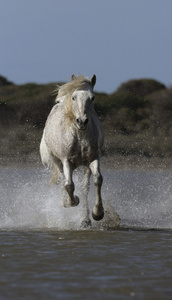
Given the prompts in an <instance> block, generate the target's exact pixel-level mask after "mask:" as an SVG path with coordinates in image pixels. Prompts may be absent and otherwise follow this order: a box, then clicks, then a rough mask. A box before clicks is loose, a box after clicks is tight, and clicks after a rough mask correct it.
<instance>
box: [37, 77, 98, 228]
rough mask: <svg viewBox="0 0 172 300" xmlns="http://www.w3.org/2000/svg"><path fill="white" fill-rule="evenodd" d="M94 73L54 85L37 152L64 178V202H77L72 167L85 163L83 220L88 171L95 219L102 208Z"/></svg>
mask: <svg viewBox="0 0 172 300" xmlns="http://www.w3.org/2000/svg"><path fill="white" fill-rule="evenodd" d="M95 83H96V76H95V75H93V77H92V79H91V80H89V79H87V78H85V77H83V76H78V77H75V76H74V75H72V80H71V81H70V82H68V83H66V84H64V85H62V86H60V87H58V88H57V91H58V96H57V97H56V105H55V106H54V107H53V108H52V110H51V112H50V114H49V116H48V119H47V122H46V125H45V128H44V132H43V136H42V140H41V144H40V154H41V159H42V162H43V164H44V165H48V166H52V165H53V166H54V167H55V168H56V169H57V170H58V171H60V172H61V174H63V175H64V178H65V184H64V186H65V191H66V195H65V197H64V199H63V204H64V206H66V207H68V206H76V205H78V204H79V198H78V197H77V196H76V195H74V190H75V187H74V182H73V179H72V174H73V171H74V170H75V169H76V168H77V167H79V166H81V165H82V166H84V167H85V175H84V180H83V196H84V200H85V208H86V214H85V216H84V222H85V224H90V218H89V209H88V203H87V196H88V191H89V181H90V175H91V173H92V174H93V178H94V184H95V188H96V200H95V205H94V208H93V211H92V217H93V219H95V220H101V219H102V218H103V216H104V209H103V205H102V198H101V186H102V182H103V178H102V175H101V172H100V158H99V156H100V151H101V148H102V146H103V141H104V136H103V129H102V126H101V123H100V121H99V119H98V116H97V114H96V112H95V110H94V93H93V88H94V85H95Z"/></svg>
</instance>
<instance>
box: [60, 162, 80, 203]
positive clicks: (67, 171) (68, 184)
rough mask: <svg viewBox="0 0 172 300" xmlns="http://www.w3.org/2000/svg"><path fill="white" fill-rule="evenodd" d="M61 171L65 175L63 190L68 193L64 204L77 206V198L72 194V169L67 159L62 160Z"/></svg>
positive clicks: (73, 187) (73, 188)
mask: <svg viewBox="0 0 172 300" xmlns="http://www.w3.org/2000/svg"><path fill="white" fill-rule="evenodd" d="M63 173H64V176H65V190H66V192H67V194H68V202H67V203H66V201H64V206H65V207H69V206H77V205H78V204H79V198H78V197H77V196H74V190H75V186H74V183H73V180H72V174H73V169H72V166H71V164H70V163H69V161H68V160H65V161H64V162H63Z"/></svg>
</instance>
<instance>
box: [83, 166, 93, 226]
mask: <svg viewBox="0 0 172 300" xmlns="http://www.w3.org/2000/svg"><path fill="white" fill-rule="evenodd" d="M90 176H91V170H90V168H87V167H85V169H84V179H83V183H82V192H83V208H84V212H83V221H82V224H81V226H82V227H83V228H86V227H89V226H91V220H90V216H89V215H90V212H89V206H88V193H89V189H90Z"/></svg>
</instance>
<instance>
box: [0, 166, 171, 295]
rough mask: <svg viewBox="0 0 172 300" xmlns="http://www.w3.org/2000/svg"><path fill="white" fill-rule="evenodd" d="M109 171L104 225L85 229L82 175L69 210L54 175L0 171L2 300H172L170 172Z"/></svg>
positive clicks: (38, 171) (26, 170)
mask: <svg viewBox="0 0 172 300" xmlns="http://www.w3.org/2000/svg"><path fill="white" fill-rule="evenodd" d="M103 173H104V174H103V175H104V185H103V190H102V192H103V199H104V203H105V213H106V216H105V220H104V221H101V222H95V221H93V222H92V228H90V229H84V230H83V229H82V228H81V221H82V213H83V204H82V193H81V189H80V177H81V175H82V174H81V171H80V172H79V174H77V173H76V174H75V182H76V190H77V193H78V195H79V197H80V199H81V202H80V204H79V206H78V207H75V208H69V209H66V208H63V207H62V205H61V201H60V196H61V193H60V188H59V187H58V186H55V185H49V184H48V180H49V172H47V171H45V170H43V169H31V168H30V169H29V168H2V169H1V170H0V176H1V183H0V187H1V198H0V201H1V206H0V267H1V272H0V299H81V298H83V299H90V298H93V297H94V298H96V299H130V298H135V299H171V298H172V231H171V229H172V190H171V189H172V181H171V179H172V172H170V171H167V172H156V171H152V172H145V171H133V170H132V171H119V172H114V171H108V170H107V171H104V172H103ZM93 199H94V188H93V186H91V191H90V197H89V202H90V210H91V209H92V207H93V203H94V202H93ZM116 213H117V214H118V215H119V217H120V218H121V223H120V228H118V229H117V230H115V221H114V219H115V217H116Z"/></svg>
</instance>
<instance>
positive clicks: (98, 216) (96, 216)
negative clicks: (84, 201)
mask: <svg viewBox="0 0 172 300" xmlns="http://www.w3.org/2000/svg"><path fill="white" fill-rule="evenodd" d="M103 217H104V211H103V212H102V213H101V215H95V214H94V213H93V212H92V218H93V219H94V220H95V221H100V220H102V219H103Z"/></svg>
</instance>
